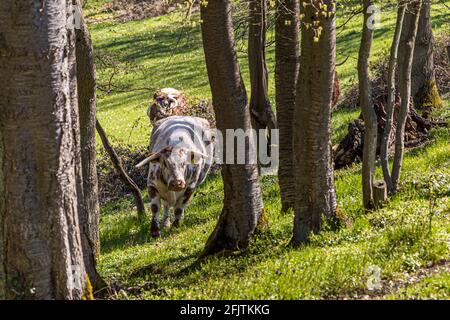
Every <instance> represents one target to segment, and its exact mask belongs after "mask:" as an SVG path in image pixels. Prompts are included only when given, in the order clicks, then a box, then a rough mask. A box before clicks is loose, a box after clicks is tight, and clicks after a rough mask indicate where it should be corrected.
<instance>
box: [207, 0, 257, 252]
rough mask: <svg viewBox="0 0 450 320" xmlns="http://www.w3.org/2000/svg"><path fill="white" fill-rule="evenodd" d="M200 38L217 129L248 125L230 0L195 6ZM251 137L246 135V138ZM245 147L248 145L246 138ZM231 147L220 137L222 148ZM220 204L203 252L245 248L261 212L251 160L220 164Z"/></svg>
mask: <svg viewBox="0 0 450 320" xmlns="http://www.w3.org/2000/svg"><path fill="white" fill-rule="evenodd" d="M201 18H202V20H203V23H202V37H203V47H204V51H205V59H206V67H207V70H208V76H209V82H210V85H211V92H212V96H213V105H214V111H215V114H216V119H217V128H218V129H219V130H220V131H221V132H222V133H225V132H226V129H243V130H244V131H246V130H249V129H251V118H250V112H249V108H248V101H247V94H246V91H245V87H244V82H243V80H242V77H241V73H240V70H239V65H238V62H237V55H236V50H235V47H234V31H233V23H232V17H231V4H230V1H228V0H227V1H224V0H209V1H208V4H207V6H201ZM249 140H251V139H249ZM247 142H248V143H247V144H246V149H247V150H248V148H249V147H250V146H249V143H254V141H247ZM233 147H235V146H233V145H227V143H226V139H224V152H223V154H224V155H226V154H227V150H228V151H229V152H232V151H233V150H234V149H235V148H233ZM222 178H223V183H224V204H223V209H222V212H221V215H220V218H219V221H218V224H217V226H216V228H215V229H214V231H213V233H212V234H211V236H210V237H209V239H208V241H207V243H206V246H205V249H204V252H203V254H202V255H203V256H204V255H209V254H214V253H217V252H219V251H221V250H235V249H243V248H246V247H247V245H248V243H249V240H250V237H251V236H252V234H253V232H254V230H255V227H256V223H257V218H258V217H259V216H260V215H261V213H262V208H263V204H262V197H261V189H260V185H259V178H258V168H257V165H256V164H248V163H247V164H230V163H225V164H224V165H223V168H222Z"/></svg>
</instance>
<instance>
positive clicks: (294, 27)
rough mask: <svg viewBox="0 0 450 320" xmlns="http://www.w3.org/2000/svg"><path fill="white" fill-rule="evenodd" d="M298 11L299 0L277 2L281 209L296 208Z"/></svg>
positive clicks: (276, 87) (277, 96) (276, 70)
mask: <svg viewBox="0 0 450 320" xmlns="http://www.w3.org/2000/svg"><path fill="white" fill-rule="evenodd" d="M298 14H299V0H280V1H277V5H276V24H275V100H276V107H277V124H278V128H279V130H280V134H279V136H280V149H279V150H280V165H279V169H278V182H279V184H280V194H281V207H282V208H281V210H282V212H287V211H288V210H289V209H293V208H294V201H295V179H294V175H293V171H294V165H293V157H292V155H293V152H292V139H293V137H292V130H293V127H292V119H293V116H294V109H295V91H296V85H297V76H298V67H299V64H298V54H299V52H298V51H299V49H298V36H299V34H298V33H299V30H298V27H299V25H298V23H299V20H298Z"/></svg>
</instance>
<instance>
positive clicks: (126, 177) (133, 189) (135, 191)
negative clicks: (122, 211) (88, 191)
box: [95, 120, 145, 219]
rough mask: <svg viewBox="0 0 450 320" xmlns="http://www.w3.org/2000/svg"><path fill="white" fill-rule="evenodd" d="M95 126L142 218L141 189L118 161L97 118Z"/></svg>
mask: <svg viewBox="0 0 450 320" xmlns="http://www.w3.org/2000/svg"><path fill="white" fill-rule="evenodd" d="M95 126H96V128H97V132H98V135H99V136H100V139H101V140H102V143H103V147H104V148H105V150H106V152H108V155H109V157H110V159H111V162H112V163H113V165H114V168H115V169H116V170H117V172H118V173H119V174H120V179H121V180H122V182H123V183H124V184H125V185H126V186H127V187H128V189H129V190H130V191H131V193H133V196H134V201H135V203H136V209H137V213H138V216H139V218H140V219H143V218H144V217H145V206H144V201H143V200H142V195H141V191H140V190H139V187H138V186H137V184H136V183H135V182H134V181H133V179H131V178H130V176H129V175H128V174H127V173H126V171H125V169H124V168H123V165H122V162H121V161H120V158H119V156H118V155H117V153H116V151H115V150H114V148H113V146H112V145H111V143H110V142H109V140H108V137H107V136H106V133H105V130H103V127H102V126H101V124H100V122H99V121H98V120H96V122H95Z"/></svg>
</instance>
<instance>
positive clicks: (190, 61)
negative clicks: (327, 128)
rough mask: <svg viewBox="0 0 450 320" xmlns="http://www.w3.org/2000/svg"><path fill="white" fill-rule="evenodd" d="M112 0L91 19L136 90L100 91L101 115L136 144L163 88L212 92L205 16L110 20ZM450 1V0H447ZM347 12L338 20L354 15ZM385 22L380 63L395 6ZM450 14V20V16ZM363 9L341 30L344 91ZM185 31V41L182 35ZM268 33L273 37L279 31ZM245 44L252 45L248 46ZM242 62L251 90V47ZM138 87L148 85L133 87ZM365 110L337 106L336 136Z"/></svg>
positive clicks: (121, 81)
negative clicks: (202, 25)
mask: <svg viewBox="0 0 450 320" xmlns="http://www.w3.org/2000/svg"><path fill="white" fill-rule="evenodd" d="M106 2H107V1H105V0H97V1H93V2H92V3H90V2H89V3H88V4H89V5H88V7H87V13H88V15H89V17H90V18H89V19H91V20H93V21H98V20H99V19H100V18H103V19H106V20H105V22H101V23H94V24H92V25H91V26H90V30H91V33H92V38H93V42H94V46H95V52H96V55H97V56H99V57H105V56H109V58H110V60H111V61H112V63H113V64H115V65H118V66H119V67H120V68H119V72H118V74H117V75H116V76H114V78H113V79H114V84H115V85H118V86H122V87H127V88H129V89H127V90H126V92H112V93H108V94H107V93H105V92H103V91H99V92H98V98H99V99H98V117H99V120H100V121H101V122H102V124H103V126H104V127H105V130H106V132H107V133H108V134H109V135H110V136H111V137H112V140H113V142H115V143H131V144H134V145H140V146H145V145H147V144H148V140H149V135H150V128H149V121H148V118H147V117H146V113H145V112H146V110H147V107H148V105H149V104H150V102H151V99H152V96H153V93H154V92H155V90H156V89H159V88H163V87H174V88H179V89H182V90H184V91H185V92H186V93H187V95H188V96H189V97H190V98H193V99H195V98H209V97H210V96H211V93H210V88H209V83H208V76H207V73H206V67H205V63H204V55H203V48H202V43H201V33H200V24H199V23H198V20H199V15H198V14H194V15H193V17H192V21H194V22H197V23H196V24H195V25H193V24H192V23H185V24H184V23H183V21H184V14H183V12H176V13H172V14H169V15H165V16H161V17H157V18H151V19H145V20H141V21H130V22H126V23H117V22H115V21H114V20H112V19H110V18H111V16H112V14H111V13H103V12H101V11H100V10H99V9H98V8H99V5H100V4H103V3H106ZM446 3H447V4H449V5H450V1H446ZM432 13H433V19H432V20H433V27H434V30H435V33H436V34H438V33H448V32H449V31H450V26H449V25H448V24H445V22H446V11H445V8H444V7H443V6H442V5H441V4H436V5H434V6H433V10H432ZM347 17H348V16H347V15H342V14H341V15H339V18H338V21H337V25H338V26H339V25H341V24H343V23H344V21H345V20H346V19H347ZM381 17H382V24H381V28H380V29H377V30H376V31H375V35H374V43H373V52H372V58H371V59H372V62H376V61H378V60H379V59H380V58H381V57H383V56H385V55H386V53H387V52H388V50H389V47H390V43H391V39H392V36H393V29H394V26H395V12H393V11H386V12H383V13H382V15H381ZM447 20H448V19H447ZM361 26H362V20H361V16H360V15H357V16H356V17H354V18H353V19H351V20H350V21H349V22H348V23H347V24H346V25H345V27H343V28H341V29H339V31H338V36H337V61H338V63H339V62H342V61H344V60H345V59H346V58H347V57H348V59H347V61H346V63H344V64H343V65H340V66H339V67H338V74H339V77H340V82H341V86H342V92H344V91H345V90H346V89H348V88H349V87H351V86H352V85H353V84H355V83H356V82H357V73H356V64H357V56H358V49H359V41H360V29H361ZM180 34H181V35H182V37H181V38H180V42H179V43H178V45H177V41H178V38H179V35H180ZM268 38H269V39H272V38H273V31H272V32H269V34H268ZM244 50H245V48H244ZM274 51H275V48H274V46H273V45H272V46H270V47H269V48H268V49H267V64H268V69H269V72H270V77H269V96H270V98H271V100H272V102H273V101H274V90H275V87H274V86H275V84H274V75H273V71H274V63H275V53H274ZM239 62H240V66H241V71H242V75H243V78H244V81H245V84H246V87H247V89H249V88H250V85H249V72H248V63H247V58H246V54H245V52H240V53H239ZM97 67H98V74H99V82H100V84H103V85H104V84H106V83H108V79H109V78H110V76H111V74H112V73H113V72H114V71H113V70H114V69H113V68H111V67H104V66H102V65H98V66H97ZM131 88H135V89H143V88H147V89H148V90H137V91H133V90H130V89H131ZM358 115H359V112H358V111H357V110H354V111H348V110H342V109H340V110H337V111H336V112H335V113H334V116H333V127H334V128H336V130H334V131H333V142H334V143H336V142H338V141H339V140H340V139H341V138H342V137H343V135H344V134H345V130H346V128H347V124H348V122H349V120H351V119H354V118H357V117H358Z"/></svg>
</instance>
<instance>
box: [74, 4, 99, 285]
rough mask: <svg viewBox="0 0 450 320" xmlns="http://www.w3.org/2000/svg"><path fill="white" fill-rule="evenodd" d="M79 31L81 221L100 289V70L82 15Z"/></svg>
mask: <svg viewBox="0 0 450 320" xmlns="http://www.w3.org/2000/svg"><path fill="white" fill-rule="evenodd" d="M78 5H79V3H78ZM80 7H81V6H80ZM75 34H76V43H75V45H76V60H77V71H76V73H77V87H78V106H79V119H80V146H81V166H82V175H83V193H84V214H83V215H82V216H81V217H80V219H81V222H80V224H81V226H82V231H83V238H84V239H83V240H84V247H85V250H84V260H85V262H86V271H87V273H88V275H89V278H90V280H91V282H92V285H93V287H94V288H95V289H96V290H100V289H102V288H103V287H105V285H106V284H105V282H104V281H103V280H102V278H101V277H100V275H99V274H98V273H97V270H96V259H97V258H98V257H99V255H100V235H99V224H100V207H99V202H98V179H97V166H96V157H97V150H96V143H95V119H96V108H97V97H96V72H95V65H94V53H93V48H92V42H91V38H90V35H89V30H88V27H87V24H86V22H85V20H84V17H83V16H81V17H80V28H79V29H75Z"/></svg>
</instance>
